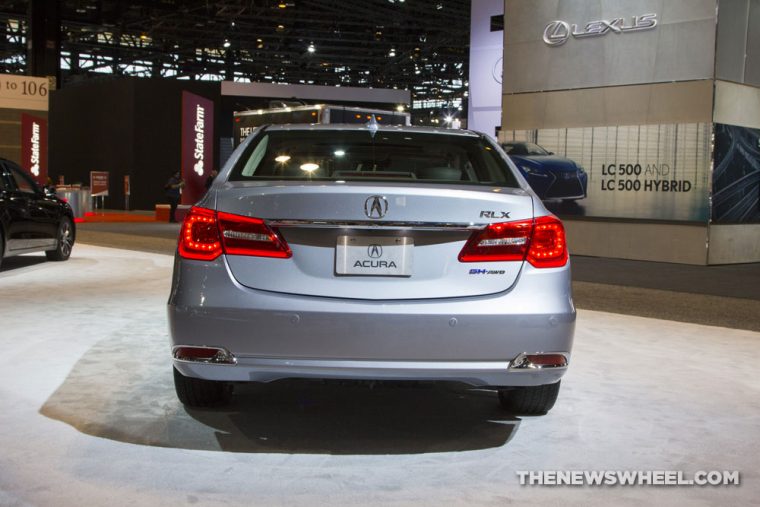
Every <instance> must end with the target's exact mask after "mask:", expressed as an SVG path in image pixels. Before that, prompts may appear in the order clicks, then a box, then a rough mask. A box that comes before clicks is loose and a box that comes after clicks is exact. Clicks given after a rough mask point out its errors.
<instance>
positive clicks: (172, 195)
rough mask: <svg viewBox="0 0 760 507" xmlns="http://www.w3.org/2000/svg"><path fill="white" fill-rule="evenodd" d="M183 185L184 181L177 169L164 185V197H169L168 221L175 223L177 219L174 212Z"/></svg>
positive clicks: (175, 211)
mask: <svg viewBox="0 0 760 507" xmlns="http://www.w3.org/2000/svg"><path fill="white" fill-rule="evenodd" d="M184 186H185V181H184V180H183V179H182V176H180V174H179V171H176V172H175V173H174V174H173V175H172V177H171V178H169V181H167V182H166V185H164V190H165V191H166V197H168V198H169V206H170V210H169V222H171V223H175V222H176V221H177V217H176V215H175V214H176V213H177V206H178V205H179V198H180V195H181V193H182V187H184Z"/></svg>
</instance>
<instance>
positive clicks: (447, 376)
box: [174, 357, 567, 386]
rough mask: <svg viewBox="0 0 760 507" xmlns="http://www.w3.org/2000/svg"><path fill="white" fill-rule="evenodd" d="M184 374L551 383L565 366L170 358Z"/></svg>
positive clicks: (259, 379)
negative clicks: (230, 361) (517, 368)
mask: <svg viewBox="0 0 760 507" xmlns="http://www.w3.org/2000/svg"><path fill="white" fill-rule="evenodd" d="M174 365H175V366H176V368H177V369H178V370H179V371H180V373H182V374H183V375H185V376H188V377H196V378H204V379H208V380H224V381H232V382H251V381H254V382H271V381H274V380H279V379H283V378H320V379H362V380H450V381H458V382H464V383H466V384H471V385H475V386H531V385H541V384H552V383H554V382H557V381H558V380H559V379H560V378H561V377H562V375H564V374H565V371H567V368H566V367H565V368H551V369H540V370H531V371H514V370H513V371H510V370H509V366H510V362H508V361H507V362H504V361H349V360H335V359H329V360H325V359H321V360H312V359H297V360H293V359H265V358H257V357H241V358H237V362H236V364H234V365H219V364H204V363H190V362H186V361H178V360H175V361H174Z"/></svg>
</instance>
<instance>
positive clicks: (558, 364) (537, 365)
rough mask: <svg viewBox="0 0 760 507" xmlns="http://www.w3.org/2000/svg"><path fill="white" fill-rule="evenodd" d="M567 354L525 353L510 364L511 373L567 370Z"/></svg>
mask: <svg viewBox="0 0 760 507" xmlns="http://www.w3.org/2000/svg"><path fill="white" fill-rule="evenodd" d="M567 364H568V361H567V354H564V353H558V352H552V353H544V352H537V353H535V354H528V353H527V352H523V353H522V354H519V355H518V356H517V357H516V358H514V359H513V360H512V362H510V363H509V370H511V371H535V370H544V369H550V368H567Z"/></svg>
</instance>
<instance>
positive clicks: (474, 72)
mask: <svg viewBox="0 0 760 507" xmlns="http://www.w3.org/2000/svg"><path fill="white" fill-rule="evenodd" d="M497 19H500V20H501V22H500V23H499V22H498V21H497ZM503 53H504V1H503V0H472V3H471V4H470V81H469V83H470V85H469V87H468V90H467V92H468V98H467V128H469V129H471V130H476V131H478V132H483V133H484V134H488V135H489V136H491V137H493V138H494V139H495V138H496V133H497V130H498V129H499V128H500V127H501V83H502V77H501V73H502V67H503V64H502V57H503Z"/></svg>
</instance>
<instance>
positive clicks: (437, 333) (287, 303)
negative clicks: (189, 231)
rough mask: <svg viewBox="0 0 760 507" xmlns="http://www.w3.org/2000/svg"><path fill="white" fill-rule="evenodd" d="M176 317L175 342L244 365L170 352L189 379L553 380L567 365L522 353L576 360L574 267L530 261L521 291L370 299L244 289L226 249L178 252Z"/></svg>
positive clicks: (172, 315) (171, 311) (171, 310)
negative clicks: (528, 365)
mask: <svg viewBox="0 0 760 507" xmlns="http://www.w3.org/2000/svg"><path fill="white" fill-rule="evenodd" d="M168 316H169V324H170V331H171V333H170V334H171V339H172V346H211V347H223V348H225V349H226V350H228V351H230V353H231V354H233V355H234V356H235V358H236V363H235V364H232V365H227V364H208V363H193V362H186V361H182V360H174V364H175V366H176V367H177V369H178V370H179V371H180V372H181V373H182V374H184V375H186V376H190V377H196V378H205V379H209V380H228V381H260V382H269V381H273V380H277V379H282V378H350V379H373V380H381V379H394V380H456V381H462V382H466V383H469V384H472V385H497V386H523V385H540V384H550V383H553V382H556V381H557V380H559V379H560V377H561V376H562V375H563V374H564V372H565V371H566V368H564V367H563V368H545V369H538V370H528V371H514V370H510V369H509V366H510V362H511V361H512V360H514V359H515V358H516V357H517V356H518V355H519V354H521V353H537V352H559V353H563V354H565V355H566V357H567V358H568V359H569V358H570V351H571V349H572V341H573V333H574V328H575V309H574V307H573V304H572V297H571V291H570V269H569V264H568V265H567V266H565V267H564V268H557V269H540V270H539V269H535V268H533V267H532V266H530V265H528V264H526V265H525V266H524V267H523V269H522V272H521V274H520V276H519V279H518V282H517V283H516V284H515V285H514V287H513V288H512V289H511V290H509V291H506V292H503V293H498V294H493V295H488V296H478V297H467V298H450V299H425V300H405V301H367V300H346V299H335V298H323V297H313V296H297V295H288V294H279V293H273V292H265V291H259V290H255V289H250V288H247V287H244V286H242V285H240V284H239V283H238V282H237V281H236V280H235V279H234V278H233V277H232V275H231V274H230V272H229V268H228V266H227V263H226V261H225V260H224V257H220V258H218V259H216V260H215V261H212V262H202V261H188V260H184V259H177V260H176V264H175V276H174V281H173V286H172V293H171V296H170V299H169V305H168Z"/></svg>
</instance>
